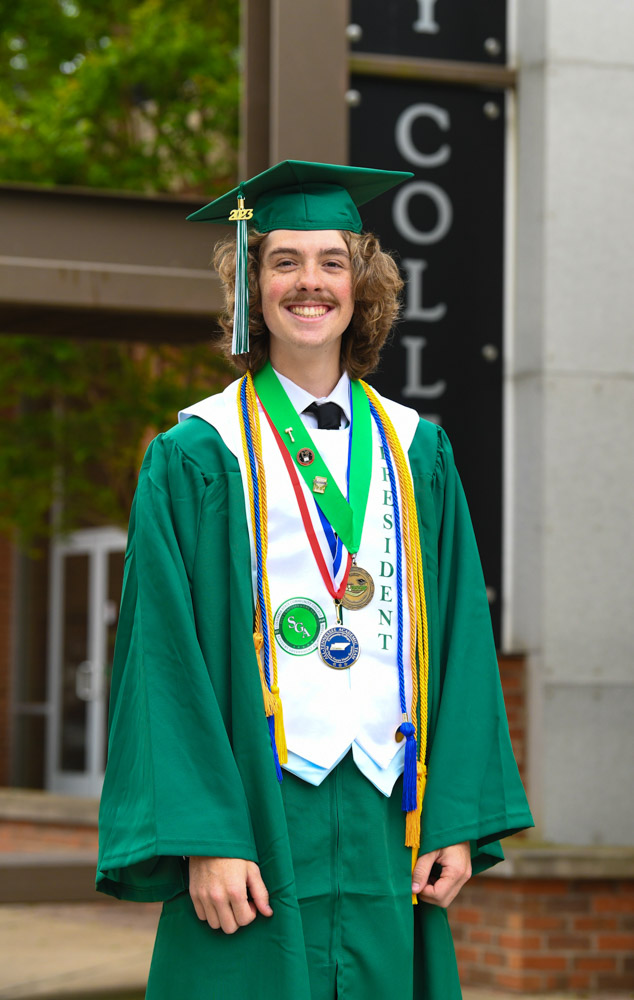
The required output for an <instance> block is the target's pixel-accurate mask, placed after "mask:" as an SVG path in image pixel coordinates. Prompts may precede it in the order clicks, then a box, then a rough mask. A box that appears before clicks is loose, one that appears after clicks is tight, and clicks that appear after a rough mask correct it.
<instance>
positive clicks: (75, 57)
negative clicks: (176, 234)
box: [0, 0, 239, 197]
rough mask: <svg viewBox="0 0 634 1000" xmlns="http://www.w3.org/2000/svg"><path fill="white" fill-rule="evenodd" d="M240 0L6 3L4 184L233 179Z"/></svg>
mask: <svg viewBox="0 0 634 1000" xmlns="http://www.w3.org/2000/svg"><path fill="white" fill-rule="evenodd" d="M238 7H239V2H238V0H28V2H20V0H0V180H5V181H28V182H32V183H36V184H73V185H85V186H88V187H97V188H119V189H131V190H136V191H144V192H165V191H169V192H196V193H200V194H204V195H206V196H210V197H213V196H215V195H216V194H218V193H221V192H222V191H223V190H226V189H227V188H228V187H231V186H232V184H233V183H234V179H235V172H236V150H237V143H238V87H239V63H238V21H239V18H238Z"/></svg>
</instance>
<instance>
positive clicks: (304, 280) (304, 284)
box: [295, 260, 322, 291]
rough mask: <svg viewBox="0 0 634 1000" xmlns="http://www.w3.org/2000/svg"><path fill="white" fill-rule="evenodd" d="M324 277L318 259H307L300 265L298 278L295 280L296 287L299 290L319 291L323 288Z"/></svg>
mask: <svg viewBox="0 0 634 1000" xmlns="http://www.w3.org/2000/svg"><path fill="white" fill-rule="evenodd" d="M321 285H322V279H321V274H320V270H319V265H318V264H317V262H316V261H312V260H311V261H305V262H304V263H303V264H302V266H301V267H300V269H299V271H298V273H297V280H296V282H295V287H296V288H297V289H298V291H299V290H303V291H308V290H314V291H317V290H318V289H320V288H321Z"/></svg>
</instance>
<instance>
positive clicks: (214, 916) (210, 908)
mask: <svg viewBox="0 0 634 1000" xmlns="http://www.w3.org/2000/svg"><path fill="white" fill-rule="evenodd" d="M205 920H206V921H207V923H208V924H209V926H210V927H211V929H212V931H217V930H220V918H219V916H218V911H217V910H216V907H215V906H214V904H213V903H212V902H211V900H207V903H206V906H205Z"/></svg>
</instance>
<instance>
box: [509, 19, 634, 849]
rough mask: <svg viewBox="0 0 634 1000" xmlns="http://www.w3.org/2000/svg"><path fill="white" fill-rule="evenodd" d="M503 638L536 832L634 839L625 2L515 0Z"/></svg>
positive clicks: (629, 135)
mask: <svg viewBox="0 0 634 1000" xmlns="http://www.w3.org/2000/svg"><path fill="white" fill-rule="evenodd" d="M518 17H519V20H518V26H517V28H518V30H517V39H518V46H519V53H518V56H519V87H518V121H519V136H518V158H517V162H518V178H517V192H518V198H517V210H518V217H517V250H516V253H517V301H516V319H515V337H514V343H513V344H512V345H510V346H511V351H510V353H509V367H508V373H507V377H508V387H507V388H508V392H509V394H510V403H511V405H510V413H511V415H512V431H511V433H512V445H511V449H510V451H511V456H512V474H511V475H512V480H513V486H512V491H511V497H509V502H510V503H511V505H512V524H513V530H512V533H511V534H512V539H511V544H512V547H513V548H512V559H511V561H512V579H511V592H510V601H509V609H510V610H509V615H508V621H507V634H506V645H507V648H508V647H512V648H525V649H526V650H527V651H528V653H529V663H530V681H529V683H530V702H529V704H530V726H531V731H530V747H531V752H530V767H529V781H530V789H531V797H532V800H533V805H534V807H535V810H536V813H537V816H538V822H539V827H540V830H539V832H540V834H541V836H542V837H544V838H545V839H546V840H550V841H554V842H557V843H571V844H594V843H596V844H599V843H611V844H627V843H630V842H631V841H632V838H633V836H634V798H633V797H632V794H631V771H632V762H631V744H630V752H629V753H628V752H627V746H628V742H629V735H628V734H629V732H630V729H631V725H632V722H631V720H632V718H633V717H634V672H633V670H632V659H633V654H632V650H633V649H634V613H633V601H632V566H633V565H634V558H633V557H634V552H633V551H632V540H633V539H634V529H633V527H632V507H633V499H634V446H633V444H632V417H633V415H634V379H633V375H634V337H633V335H632V330H633V328H634V308H633V302H634V297H633V294H632V285H633V279H632V261H634V130H633V129H632V108H634V49H633V47H632V45H631V40H632V38H634V5H633V4H632V3H631V0H604V2H603V3H601V4H598V3H596V2H595V0H520V2H519V14H518Z"/></svg>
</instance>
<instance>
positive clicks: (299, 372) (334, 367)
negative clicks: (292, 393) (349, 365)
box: [271, 351, 341, 399]
mask: <svg viewBox="0 0 634 1000" xmlns="http://www.w3.org/2000/svg"><path fill="white" fill-rule="evenodd" d="M304 353H305V352H304ZM271 364H272V365H273V367H274V368H275V371H277V372H279V373H280V375H285V376H286V378H290V380H291V382H294V383H295V385H298V386H300V388H301V389H305V390H306V392H309V393H310V394H311V396H316V397H317V399H321V398H322V397H323V396H329V395H330V393H331V392H332V390H333V389H334V387H335V386H336V384H337V382H338V381H339V379H340V378H341V369H340V366H339V352H337V354H336V355H334V356H332V357H316V358H310V360H309V359H307V358H306V357H303V358H301V360H295V359H294V358H293V357H291V356H288V355H285V356H281V357H280V356H279V354H278V353H277V352H273V351H272V352H271Z"/></svg>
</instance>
